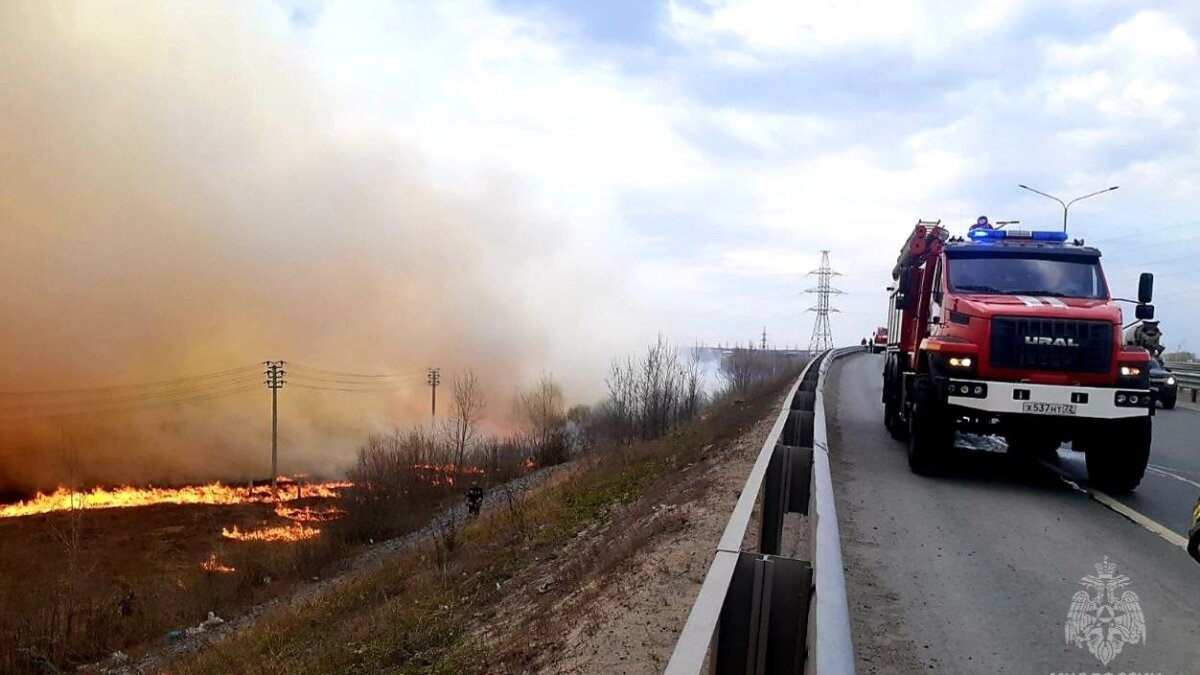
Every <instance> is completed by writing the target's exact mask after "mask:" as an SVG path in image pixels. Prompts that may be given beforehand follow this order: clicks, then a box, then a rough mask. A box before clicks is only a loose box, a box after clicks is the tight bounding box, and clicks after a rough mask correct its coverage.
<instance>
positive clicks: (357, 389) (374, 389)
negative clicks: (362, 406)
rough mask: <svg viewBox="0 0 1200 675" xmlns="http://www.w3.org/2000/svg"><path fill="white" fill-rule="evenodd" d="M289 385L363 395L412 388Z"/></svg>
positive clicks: (404, 385) (297, 383)
mask: <svg viewBox="0 0 1200 675" xmlns="http://www.w3.org/2000/svg"><path fill="white" fill-rule="evenodd" d="M289 384H291V385H292V386H293V387H295V388H297V389H309V390H312V391H347V392H363V393H371V392H379V391H397V390H399V389H407V388H408V387H411V386H413V385H412V384H411V383H407V382H406V383H404V384H397V385H394V386H391V387H325V386H318V385H313V384H303V383H300V382H296V381H294V380H293V381H291V382H290V383H289Z"/></svg>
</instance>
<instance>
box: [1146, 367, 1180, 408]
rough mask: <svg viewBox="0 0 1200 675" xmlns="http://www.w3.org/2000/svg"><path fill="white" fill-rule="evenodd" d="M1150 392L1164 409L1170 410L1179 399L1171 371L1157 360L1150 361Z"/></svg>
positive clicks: (1177, 387)
mask: <svg viewBox="0 0 1200 675" xmlns="http://www.w3.org/2000/svg"><path fill="white" fill-rule="evenodd" d="M1150 390H1151V391H1153V392H1154V398H1155V400H1157V401H1158V402H1159V403H1162V407H1163V408H1164V409H1166V410H1170V409H1172V408H1174V407H1175V401H1176V399H1177V398H1178V397H1179V385H1178V384H1176V382H1175V376H1174V375H1172V374H1171V371H1169V370H1167V368H1166V367H1165V366H1164V365H1163V364H1162V362H1160V361H1159V360H1157V359H1151V360H1150Z"/></svg>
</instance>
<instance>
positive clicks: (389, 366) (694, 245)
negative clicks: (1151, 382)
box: [0, 0, 1200, 485]
mask: <svg viewBox="0 0 1200 675" xmlns="http://www.w3.org/2000/svg"><path fill="white" fill-rule="evenodd" d="M1047 4H1048V3H1035V2H1032V1H1030V2H1025V1H1021V0H1011V1H1005V2H975V3H957V2H932V1H931V2H916V1H909V2H903V1H895V0H892V1H888V2H876V3H870V2H853V1H851V2H846V1H840V2H776V3H772V2H767V1H766V0H728V1H717V0H670V1H666V2H654V1H651V0H620V1H609V2H592V1H584V0H579V1H572V2H558V3H556V2H549V1H543V0H490V1H489V0H438V1H437V2H429V1H427V0H421V1H412V2H403V1H388V2H384V1H379V2H320V1H317V0H258V1H251V0H237V1H233V0H230V1H228V2H215V1H214V2H170V3H163V2H158V1H157V0H114V1H113V2H106V3H94V2H86V1H72V0H58V1H57V2H53V3H49V2H41V1H40V0H27V1H24V0H18V1H15V2H4V3H0V61H3V62H4V63H5V64H6V67H5V69H4V70H3V78H4V79H3V80H2V82H3V83H4V85H5V93H6V95H5V96H4V97H3V99H0V223H3V227H4V228H6V230H5V235H6V238H5V241H4V244H5V245H4V246H3V247H0V284H2V286H3V292H0V320H2V321H3V325H4V330H3V331H0V353H3V354H4V355H5V366H4V367H3V368H0V392H10V393H8V394H6V396H8V397H9V398H7V399H5V400H4V401H2V402H0V418H5V419H7V418H8V417H13V414H14V413H21V414H23V413H24V412H26V411H25V409H24V408H22V406H23V405H25V401H24V400H23V399H22V397H21V396H14V394H12V393H11V392H29V391H32V390H44V389H55V388H75V387H89V386H90V387H96V386H107V385H112V384H122V383H131V382H146V381H153V380H159V379H163V378H174V377H178V376H181V375H191V374H196V373H206V372H213V371H224V370H225V369H228V368H233V367H236V366H239V365H242V364H247V363H249V364H253V363H256V362H260V361H262V360H264V359H270V358H283V359H288V360H291V361H293V362H297V363H300V364H306V365H308V366H315V367H317V368H326V369H333V370H336V371H340V372H352V373H379V372H387V373H402V374H404V375H405V378H404V379H403V380H402V384H403V386H397V387H396V388H395V389H394V390H389V391H388V392H387V393H385V394H378V395H375V396H374V397H373V398H372V397H367V398H355V397H358V396H364V395H363V394H361V393H357V392H356V393H354V394H353V396H343V395H341V394H340V392H330V391H327V390H317V391H307V392H305V391H301V390H300V388H299V387H295V388H293V389H292V390H289V391H288V393H287V399H286V409H287V411H288V414H287V415H286V417H285V419H286V422H285V428H286V430H287V433H288V434H289V439H290V440H289V443H290V445H289V451H288V454H287V457H289V458H290V459H292V460H295V463H294V464H293V466H294V467H296V468H322V467H325V468H329V467H335V466H336V465H338V464H339V463H340V462H344V460H345V459H346V457H347V456H348V454H349V453H350V451H351V450H352V449H353V447H354V446H355V445H356V444H357V443H358V442H359V441H360V440H361V438H362V437H363V435H364V434H365V433H366V432H367V431H370V430H372V429H378V428H383V427H387V426H389V425H392V424H397V423H405V422H409V421H414V420H422V421H423V420H425V419H427V417H426V412H425V411H426V410H427V407H426V406H427V400H428V399H427V397H428V391H427V390H426V388H425V387H424V386H423V380H424V372H425V369H426V367H428V366H433V365H437V366H441V367H442V368H444V370H445V372H446V376H447V378H448V379H449V378H450V377H452V376H453V375H454V374H456V373H459V372H461V371H462V370H464V369H465V368H474V369H476V370H477V371H478V372H479V374H480V376H481V379H482V381H483V382H484V385H485V387H486V388H487V391H488V394H489V399H490V400H491V402H492V403H491V405H490V407H489V411H488V415H489V418H490V420H489V421H490V422H492V423H493V424H497V425H500V426H504V425H505V424H507V423H508V420H506V418H507V417H508V416H509V412H510V408H509V403H508V402H509V400H510V398H511V394H512V393H513V391H514V390H516V389H517V388H518V387H520V386H522V385H524V384H526V383H528V382H531V381H533V380H534V379H536V378H537V377H538V376H539V375H540V374H541V373H542V372H544V371H550V372H552V373H553V374H554V375H555V376H556V377H557V378H558V379H560V380H562V382H563V384H564V387H565V388H566V391H567V395H568V397H569V398H570V399H572V400H583V401H592V400H596V399H597V398H598V397H599V396H601V395H602V393H603V390H604V384H603V381H604V373H605V370H606V368H607V365H608V363H609V359H611V358H612V357H613V356H618V355H622V354H624V353H627V352H628V351H630V350H633V349H636V348H640V347H641V346H642V345H645V344H646V343H647V342H648V341H649V340H650V339H651V338H652V336H653V335H654V333H655V332H657V331H663V332H664V333H666V334H667V335H669V336H671V337H673V338H675V339H676V340H677V341H678V342H679V343H681V344H691V343H693V342H696V341H700V342H706V343H709V344H712V343H716V342H730V341H735V342H741V343H745V342H747V341H749V340H751V339H757V338H758V336H759V334H760V332H761V331H762V330H763V328H764V326H765V328H766V330H767V332H768V334H769V340H770V341H771V343H772V344H773V345H779V344H785V343H790V344H801V345H806V344H807V342H808V339H809V336H810V333H811V331H812V324H813V315H812V314H811V313H806V312H805V311H804V310H805V309H806V308H807V307H809V306H811V305H812V304H813V303H814V298H813V297H812V296H806V295H803V293H802V291H803V290H804V289H806V288H809V287H811V286H812V285H813V284H814V281H813V279H812V278H811V277H806V276H805V274H806V273H807V272H809V271H810V270H812V269H814V268H815V267H816V266H817V262H818V259H819V252H820V250H822V249H828V250H830V251H831V256H832V260H833V264H834V266H835V267H836V269H837V270H839V271H840V272H841V273H842V274H843V275H844V276H842V277H839V278H838V279H837V286H838V287H840V288H841V289H842V290H844V291H846V295H843V296H840V297H838V298H836V300H835V303H834V304H835V306H837V307H839V308H840V309H841V310H842V312H843V313H841V314H838V315H835V317H834V323H833V329H834V336H835V339H836V340H837V341H838V342H839V343H840V344H849V343H855V342H857V341H858V340H859V338H861V337H862V336H865V335H867V334H869V332H870V331H871V330H872V329H873V327H875V326H877V325H879V324H881V323H883V322H884V321H883V314H884V307H885V302H886V298H885V293H884V290H883V289H884V288H885V286H887V284H888V283H889V281H890V278H889V273H890V270H891V268H892V265H893V263H894V261H895V256H896V253H897V251H898V249H899V247H900V244H901V242H902V240H903V239H904V237H905V236H906V235H907V233H908V232H909V230H910V228H911V226H912V224H913V223H914V222H915V221H916V220H917V219H918V218H924V219H938V218H941V219H943V220H944V221H945V222H948V223H950V224H951V225H952V226H953V227H957V228H965V226H966V225H967V224H969V223H970V222H973V221H974V219H975V218H976V217H977V216H978V215H980V214H987V215H988V216H990V217H991V218H992V219H993V220H1012V219H1018V220H1020V221H1022V223H1023V224H1024V225H1025V226H1032V227H1035V228H1036V227H1039V226H1040V227H1046V228H1055V227H1057V226H1058V223H1059V222H1060V218H1061V216H1060V212H1059V210H1058V207H1057V206H1056V205H1055V204H1054V203H1052V202H1050V201H1047V200H1045V199H1044V198H1041V197H1038V196H1036V195H1032V194H1029V193H1026V192H1024V191H1021V190H1019V189H1017V187H1016V184H1017V183H1022V182H1023V183H1028V184H1030V185H1033V186H1035V187H1038V188H1041V189H1043V190H1047V191H1051V192H1056V193H1060V194H1062V195H1064V196H1068V197H1069V196H1073V195H1079V194H1083V193H1086V192H1090V191H1093V190H1095V189H1098V188H1101V187H1106V186H1109V185H1119V186H1120V190H1118V191H1116V192H1113V193H1111V194H1107V195H1104V196H1102V197H1098V198H1096V199H1094V200H1090V201H1087V202H1082V203H1080V204H1078V205H1077V206H1076V207H1075V209H1074V212H1073V213H1074V216H1073V221H1072V222H1073V223H1074V224H1073V226H1072V233H1073V234H1074V235H1075V236H1077V237H1084V238H1086V239H1087V240H1088V241H1089V242H1091V243H1096V244H1098V245H1100V246H1101V247H1103V249H1104V251H1105V260H1106V263H1107V266H1108V270H1109V273H1110V274H1109V276H1110V281H1111V282H1112V286H1113V288H1114V290H1115V291H1116V292H1117V293H1118V294H1124V295H1128V294H1130V293H1132V291H1133V285H1134V282H1135V280H1136V276H1137V273H1138V272H1140V271H1142V270H1150V271H1154V272H1157V273H1158V295H1157V297H1158V302H1157V304H1158V307H1159V317H1160V318H1161V319H1162V321H1163V324H1162V325H1163V329H1164V332H1165V335H1166V342H1167V344H1168V345H1169V346H1170V347H1171V348H1175V347H1178V346H1179V345H1180V344H1181V343H1184V344H1185V346H1187V347H1189V348H1193V349H1194V348H1196V347H1200V318H1197V317H1200V312H1198V311H1197V310H1200V306H1198V305H1200V294H1197V293H1194V292H1193V290H1192V289H1193V287H1194V284H1195V281H1194V277H1193V275H1192V274H1190V272H1191V270H1192V269H1193V267H1195V266H1196V265H1197V263H1200V218H1197V217H1196V216H1194V215H1193V211H1194V210H1195V205H1196V202H1197V201H1198V200H1200V195H1198V190H1200V188H1198V187H1197V186H1198V185H1200V180H1198V179H1200V152H1197V150H1200V148H1198V147H1197V145H1198V143H1197V141H1198V140H1200V139H1198V135H1200V119H1198V117H1200V96H1198V94H1200V82H1198V81H1197V79H1198V78H1200V55H1198V53H1197V46H1196V36H1197V34H1198V33H1197V31H1198V30H1200V5H1197V4H1196V3H1195V2H1185V1H1182V0H1181V1H1179V2H1174V3H1154V4H1147V3H1133V2H1119V1H1112V2H1108V1H1102V0H1101V1H1096V0H1088V1H1086V2H1083V1H1081V2H1060V3H1054V5H1053V7H1052V8H1049V9H1047V7H1046V6H1047ZM1192 336H1194V339H1191V338H1192ZM250 379H253V377H250ZM252 385H253V383H251V386H250V389H254V391H250V390H249V389H247V390H246V391H245V392H240V393H239V394H238V396H240V397H241V398H229V399H225V398H222V399H220V400H219V401H214V402H212V403H211V404H206V405H208V406H209V407H208V408H206V409H205V412H204V414H198V413H196V412H195V411H190V412H188V411H185V412H184V413H181V412H179V411H176V410H174V409H171V410H166V411H163V412H160V413H147V414H146V416H145V417H144V418H137V417H135V416H125V415H115V416H110V417H104V418H97V419H95V420H91V421H89V422H87V423H80V424H79V425H78V426H76V427H73V429H74V432H73V433H74V435H73V438H76V439H78V443H79V444H80V445H82V446H84V448H85V449H86V451H87V454H88V468H89V469H91V470H94V471H95V472H97V473H96V475H95V477H96V478H98V479H107V480H116V479H124V477H126V476H130V475H132V473H131V469H137V468H139V467H145V468H148V469H151V470H153V471H151V472H150V473H143V474H141V477H144V478H154V479H156V480H157V479H163V478H166V479H172V480H176V479H178V480H183V479H194V478H197V477H203V476H207V475H211V474H214V473H220V472H224V473H229V472H230V471H231V470H232V469H230V468H229V467H230V466H234V467H235V468H236V469H237V470H239V471H243V472H245V473H246V474H247V475H251V474H255V473H256V472H257V473H259V474H261V470H262V466H263V464H262V459H263V458H262V455H261V452H259V450H260V449H261V448H262V447H264V444H265V442H266V441H265V434H266V433H267V428H268V427H267V426H266V425H265V424H264V421H265V417H264V415H263V413H264V411H265V410H267V408H266V407H265V406H266V401H267V399H266V392H265V389H258V388H256V387H255V386H252ZM410 385H411V386H410ZM22 396H23V395H22ZM231 396H232V395H231ZM45 409H46V406H44V405H43V406H41V407H40V408H39V409H38V411H35V412H38V413H39V414H40V415H41V416H39V417H36V419H35V420H34V421H32V422H29V423H28V425H27V426H26V427H22V426H20V425H16V424H9V423H7V422H6V423H4V424H0V485H2V484H4V483H5V482H6V481H7V482H10V483H13V482H22V481H24V482H25V483H28V482H29V481H42V482H46V481H53V480H56V479H57V477H58V476H59V475H60V474H61V471H60V470H59V469H58V468H55V467H53V466H50V465H48V464H47V463H46V462H45V461H43V458H44V457H45V456H46V453H47V452H48V450H47V448H49V447H51V446H52V445H53V444H56V443H59V441H58V440H56V439H59V438H61V436H62V435H61V433H60V429H59V427H58V426H57V422H54V421H53V420H52V419H51V418H50V417H47V416H46V415H45V414H42V413H44V411H45ZM52 409H53V410H54V411H59V410H61V409H60V408H52ZM185 413H186V414H185ZM6 416H7V417H6ZM88 425H90V426H88ZM246 448H254V449H255V452H254V453H248V452H246V450H245V449H246ZM305 458H307V459H308V460H311V461H310V463H308V464H305V465H303V466H297V465H299V464H300V460H302V459H305ZM164 459H169V461H165V462H164V461H163V460H164ZM223 462H225V463H223ZM288 470H291V469H288Z"/></svg>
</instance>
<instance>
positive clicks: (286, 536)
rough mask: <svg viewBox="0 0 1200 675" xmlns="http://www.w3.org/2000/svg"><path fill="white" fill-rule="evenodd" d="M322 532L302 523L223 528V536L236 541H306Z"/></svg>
mask: <svg viewBox="0 0 1200 675" xmlns="http://www.w3.org/2000/svg"><path fill="white" fill-rule="evenodd" d="M319 534H321V531H320V530H318V529H317V528H315V527H308V526H307V525H302V524H300V523H292V524H290V525H279V526H275V527H263V528H259V529H257V530H246V531H244V532H243V531H242V530H240V529H238V526H237V525H234V526H233V527H224V528H221V536H222V537H225V538H226V539H234V540H236V541H304V540H305V539H312V538H313V537H315V536H317V535H319Z"/></svg>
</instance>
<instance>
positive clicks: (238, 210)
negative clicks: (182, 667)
mask: <svg viewBox="0 0 1200 675" xmlns="http://www.w3.org/2000/svg"><path fill="white" fill-rule="evenodd" d="M0 62H3V63H4V64H5V66H4V73H5V75H4V78H3V85H4V94H3V96H2V97H0V228H3V230H2V231H3V233H4V237H3V246H0V280H2V281H3V286H2V288H0V320H2V326H3V330H2V331H0V359H2V365H0V391H5V392H12V391H17V392H20V391H29V390H45V389H60V388H77V387H94V386H105V385H109V384H121V383H127V382H142V381H153V380H162V379H169V378H172V377H176V376H183V375H190V374H199V373H206V372H212V371H218V370H223V369H226V368H231V367H236V366H241V365H243V364H249V363H256V362H259V361H262V360H264V359H275V358H282V359H288V360H293V361H296V362H300V363H304V364H309V365H314V366H318V367H323V368H330V369H334V370H349V371H355V372H388V373H396V372H412V373H414V374H415V377H414V378H413V380H412V386H410V387H408V388H406V389H400V390H398V391H396V392H394V393H386V394H362V393H352V394H351V393H340V392H329V391H311V390H300V389H298V388H292V389H289V388H287V387H285V389H284V390H283V392H282V396H281V401H282V404H281V409H282V415H281V419H282V428H283V443H284V445H283V447H284V449H283V452H282V456H283V461H282V463H281V469H283V470H285V471H289V472H296V471H309V472H329V471H333V470H335V469H336V468H337V467H340V466H344V464H345V460H346V458H347V453H348V452H350V451H351V450H352V449H353V446H354V444H355V443H357V442H358V441H359V440H360V439H361V437H362V435H363V434H364V433H365V432H366V431H368V430H370V429H372V428H373V427H378V426H382V425H386V424H392V423H396V422H398V421H405V420H417V419H424V417H423V416H424V415H427V414H428V394H429V392H428V388H426V387H425V386H424V370H425V367H426V366H429V365H438V366H441V367H442V369H443V373H444V374H445V378H446V380H447V381H448V380H449V379H450V377H452V376H453V374H454V373H455V372H456V371H458V370H461V369H463V368H467V367H472V368H474V369H475V371H476V373H477V374H478V376H479V378H480V380H481V382H482V383H484V385H485V386H486V387H487V388H488V398H489V404H490V405H489V413H491V414H492V415H493V416H501V417H502V416H503V415H504V414H506V413H507V412H508V410H509V403H508V402H509V400H510V399H511V396H512V393H513V391H514V389H515V388H516V387H517V386H518V385H520V384H521V383H522V382H527V381H530V380H532V379H533V378H534V377H535V376H536V375H537V374H538V373H539V372H541V371H542V370H544V369H551V370H553V371H555V373H556V374H558V375H559V376H560V377H561V378H562V379H564V380H565V383H566V385H567V387H568V392H569V393H574V394H575V395H576V396H579V395H586V394H588V393H590V392H589V391H587V390H586V384H585V383H587V382H589V381H590V382H591V383H592V386H595V385H598V384H599V383H600V378H599V376H598V369H599V368H602V367H603V365H604V361H605V357H604V355H605V354H608V353H613V352H614V351H617V350H619V349H623V348H624V345H623V344H621V345H613V344H606V343H605V342H606V341H605V340H603V339H602V338H601V336H603V335H612V332H611V329H610V328H609V327H607V326H605V325H601V323H600V322H601V321H602V320H608V319H610V318H611V313H610V312H604V311H602V309H601V308H598V307H597V302H598V301H599V298H600V297H601V295H602V294H605V293H611V289H610V288H609V287H608V286H607V285H602V284H600V283H598V282H597V280H598V279H601V278H603V275H602V270H600V269H599V268H598V264H597V263H594V262H588V259H586V258H585V257H584V256H582V255H579V254H578V252H577V244H576V243H575V242H574V241H573V239H572V237H571V235H570V232H569V230H568V229H566V228H562V227H559V226H558V225H557V224H555V223H545V222H538V220H537V219H536V218H531V217H530V215H529V214H528V213H526V211H527V209H525V208H523V206H522V203H523V199H522V196H521V191H520V187H519V185H517V184H515V183H514V182H513V181H510V180H507V179H505V178H503V177H491V178H483V179H480V180H479V181H478V182H477V186H476V187H475V188H474V189H471V190H466V191H464V190H463V189H457V190H455V191H454V192H453V193H450V192H447V191H443V190H441V189H439V187H438V186H437V185H435V184H434V183H433V182H432V181H431V180H430V179H428V178H427V175H426V174H425V172H424V170H423V168H422V165H421V158H420V157H417V156H415V155H414V153H413V152H411V151H409V150H407V149H406V148H404V147H399V146H398V145H397V144H396V143H395V142H394V141H393V140H391V139H390V138H389V137H388V136H387V135H386V134H384V133H380V132H373V131H371V130H370V129H365V130H364V129H361V128H356V129H353V130H347V129H345V128H344V125H341V124H340V123H339V120H340V119H342V118H341V117H339V114H338V113H339V111H338V109H337V107H336V104H334V103H331V102H330V101H329V99H328V97H327V96H326V95H325V93H324V92H323V90H322V88H321V87H320V86H319V83H318V82H317V81H316V80H315V78H314V77H313V76H312V75H311V74H310V70H309V69H308V68H307V67H306V65H305V61H304V50H303V46H302V45H300V44H298V43H297V42H296V38H295V37H294V35H293V33H292V31H291V29H290V27H289V26H288V24H287V19H286V16H284V14H283V12H282V11H281V10H278V9H276V8H273V7H266V8H250V6H249V5H247V4H245V3H228V4H227V5H221V4H218V3H159V2H149V1H147V2H134V3H84V2H80V3H72V2H54V3H43V2H11V3H3V4H2V5H0ZM593 375H595V377H593ZM22 400H23V399H21V398H20V397H13V396H8V397H7V398H4V399H3V400H0V406H8V407H7V408H4V409H5V410H9V411H10V412H11V410H13V409H14V405H16V407H17V408H19V407H20V403H21V401H22ZM10 417H11V415H10ZM0 418H4V415H3V414H0ZM497 422H498V423H500V424H503V423H504V420H503V419H498V420H497ZM268 433H269V397H268V394H267V391H266V389H265V388H263V387H261V386H260V387H258V388H256V389H254V390H253V391H249V392H245V393H241V394H238V395H236V396H232V397H230V398H228V399H217V400H213V401H208V402H204V403H199V404H189V405H182V406H178V407H165V408H157V409H154V410H151V411H146V412H137V413H122V414H106V415H94V416H90V417H78V416H75V417H68V418H53V417H50V418H47V417H40V418H35V419H0V490H5V489H9V490H11V489H29V488H32V487H46V486H51V485H54V484H57V483H61V482H63V481H64V480H66V477H67V475H68V474H70V475H72V476H74V477H75V478H76V479H78V480H82V481H85V482H114V481H185V480H196V479H207V478H214V477H216V478H230V479H234V478H248V477H261V476H264V475H265V474H266V471H267V468H268V466H269V462H268V454H269V453H268V452H267V448H268V440H267V439H268ZM64 439H65V442H64Z"/></svg>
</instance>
